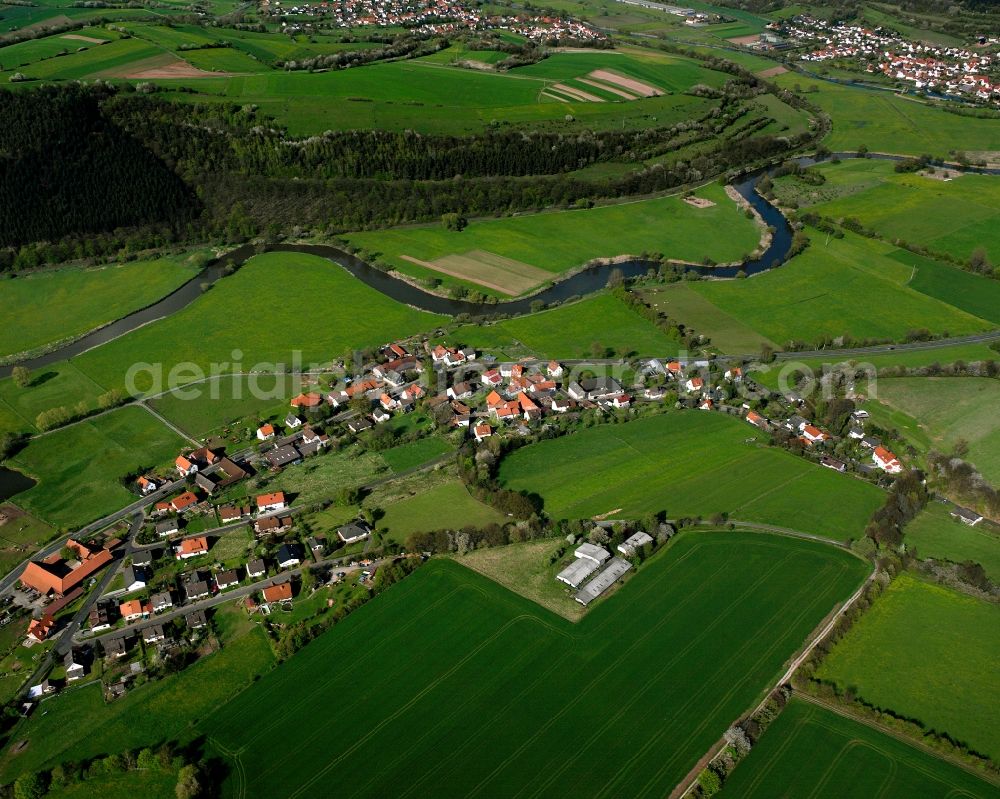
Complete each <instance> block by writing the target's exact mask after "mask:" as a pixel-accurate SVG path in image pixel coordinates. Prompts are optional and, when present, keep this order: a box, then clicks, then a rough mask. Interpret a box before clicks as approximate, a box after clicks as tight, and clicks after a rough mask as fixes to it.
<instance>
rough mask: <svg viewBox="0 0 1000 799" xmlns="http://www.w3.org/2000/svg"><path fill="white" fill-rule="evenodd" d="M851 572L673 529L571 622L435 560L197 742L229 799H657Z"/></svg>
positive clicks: (842, 555)
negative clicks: (662, 544) (222, 774)
mask: <svg viewBox="0 0 1000 799" xmlns="http://www.w3.org/2000/svg"><path fill="white" fill-rule="evenodd" d="M866 571H867V566H866V565H865V564H864V563H863V562H862V561H860V560H858V559H856V558H854V557H853V556H851V555H850V554H848V553H846V552H843V551H839V550H837V549H834V548H832V547H828V546H825V545H822V544H816V543H812V542H804V541H798V540H790V539H783V538H778V537H773V536H767V535H754V534H737V533H699V534H693V533H691V534H685V535H683V536H681V537H680V538H679V539H677V540H675V541H674V543H673V544H671V545H670V547H669V548H667V549H666V550H665V551H664V552H663V553H662V554H660V555H658V556H657V557H656V558H654V559H653V560H651V561H649V562H648V563H647V564H646V565H645V567H644V568H643V569H642V570H641V571H640V572H638V573H636V574H634V575H633V576H632V578H631V579H630V580H628V581H627V582H626V584H625V585H624V586H623V587H622V588H620V589H619V590H618V592H617V593H616V594H615V595H613V596H612V597H610V598H608V599H607V600H605V601H603V602H602V603H600V604H599V605H598V606H597V607H595V608H594V609H593V610H592V611H591V612H590V613H589V614H588V615H587V616H586V617H585V618H584V619H583V621H581V622H580V623H578V624H572V623H570V622H568V621H566V620H565V619H563V618H561V617H558V616H556V615H554V614H552V613H549V612H548V611H545V610H543V609H542V608H540V607H538V606H537V605H534V604H533V603H531V602H529V601H527V600H525V599H523V598H521V597H519V596H516V595H514V594H512V593H510V592H508V591H507V590H506V589H503V588H501V587H500V586H498V585H496V584H495V583H492V582H490V581H489V580H487V579H486V578H484V577H482V576H480V575H478V574H476V573H474V572H471V571H469V570H466V569H465V568H463V567H462V566H460V565H458V564H456V563H454V562H450V561H432V562H430V563H428V564H427V565H425V566H423V567H422V568H421V569H419V570H418V571H417V572H416V573H415V574H414V575H413V576H412V577H410V578H407V579H406V580H405V581H404V582H403V583H402V584H400V585H398V586H395V587H393V588H392V589H391V590H390V591H388V592H387V593H385V594H382V595H381V596H380V597H378V598H377V599H375V600H374V601H373V602H372V603H371V604H369V605H367V606H366V607H364V608H363V609H361V610H360V611H358V612H356V613H354V614H352V615H351V616H349V617H348V618H347V619H346V620H345V621H344V622H343V623H341V624H339V625H337V626H336V627H335V628H334V629H333V630H331V631H330V632H328V633H326V634H324V635H323V636H321V637H320V638H319V639H317V640H316V641H314V642H313V643H312V644H310V645H309V646H307V647H306V648H305V649H303V650H301V651H300V652H299V653H298V654H296V655H295V656H294V657H293V658H291V659H290V660H289V661H287V662H286V664H285V665H283V666H282V668H281V669H279V670H276V671H274V672H271V673H270V674H268V675H267V676H265V677H264V678H263V679H261V680H260V681H259V682H257V683H255V684H254V685H253V686H252V687H251V688H249V689H247V690H246V691H245V692H243V693H242V694H240V695H239V696H237V697H236V698H235V699H233V700H232V701H230V702H229V703H228V704H226V705H224V706H223V707H221V708H220V709H219V710H218V711H217V712H215V713H213V714H212V715H211V717H210V718H209V719H207V720H205V722H203V724H202V725H200V731H202V732H204V733H205V734H206V736H207V737H208V739H209V742H210V744H211V745H212V746H213V747H214V748H215V749H216V750H217V751H218V752H219V753H220V754H221V755H223V756H224V758H225V760H226V761H227V762H228V763H229V764H230V766H231V767H232V768H231V773H230V776H229V779H228V781H227V782H226V784H225V786H224V790H223V794H224V795H225V796H229V797H268V799H279V798H280V797H295V796H311V795H322V794H325V793H326V792H327V791H330V790H335V791H336V794H337V795H338V796H343V797H352V796H390V795H391V796H397V797H423V796H524V797H528V796H572V797H590V796H594V797H597V796H624V795H628V796H633V797H645V796H649V797H652V796H656V797H663V796H665V795H666V794H668V793H669V792H670V790H671V789H672V788H673V786H674V785H675V784H676V783H677V781H678V780H679V779H680V778H681V777H682V776H683V775H684V774H685V773H686V772H687V771H688V769H690V768H691V766H692V765H693V764H694V762H695V761H696V760H697V759H698V757H699V756H700V755H701V754H702V753H703V752H704V751H705V750H706V749H707V748H708V746H709V745H710V744H711V743H712V742H713V741H714V740H715V739H716V738H718V736H719V734H720V732H721V731H722V730H723V729H724V728H725V727H726V726H727V725H728V724H729V723H730V722H731V721H732V719H733V718H735V717H736V716H737V715H739V714H740V713H741V712H743V711H744V710H746V709H747V708H748V707H749V706H750V705H751V704H752V703H753V702H754V700H755V699H756V698H757V697H758V696H759V695H761V694H762V692H763V691H764V690H765V689H766V688H767V686H768V685H769V683H770V682H772V681H773V680H775V679H777V677H778V676H780V673H781V670H782V664H783V663H785V662H786V660H787V659H788V657H789V656H790V655H791V654H792V652H793V651H794V650H795V649H796V648H797V647H798V646H799V645H800V644H801V643H802V642H803V641H804V640H805V639H806V638H807V636H808V634H809V632H810V631H811V630H812V629H813V628H814V627H815V626H816V625H817V624H818V623H819V621H820V620H821V619H822V618H823V617H824V616H825V615H826V614H828V613H829V612H830V611H831V610H832V609H833V608H834V606H835V605H836V604H837V603H838V602H839V601H841V600H843V599H846V598H847V596H848V595H849V594H850V593H851V592H852V591H853V590H854V589H855V588H856V587H857V586H858V585H859V584H860V583H861V581H862V580H863V579H864V576H865V574H866ZM290 774H294V775H295V779H293V780H292V779H289V778H288V777H289V775H290ZM333 786H336V787H335V789H334V788H333Z"/></svg>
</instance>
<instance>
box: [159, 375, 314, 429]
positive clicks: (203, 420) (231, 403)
mask: <svg viewBox="0 0 1000 799" xmlns="http://www.w3.org/2000/svg"><path fill="white" fill-rule="evenodd" d="M302 390H304V386H303V385H302V381H301V380H300V379H299V378H297V377H294V376H292V375H286V374H279V375H266V374H261V375H249V376H236V375H226V376H223V377H219V378H217V379H214V380H209V381H206V382H205V383H200V384H197V385H195V386H189V387H187V388H181V389H175V390H174V391H171V392H168V393H166V394H164V395H162V396H160V397H157V398H156V399H152V400H150V401H149V405H150V406H151V407H152V408H153V409H154V410H155V411H156V412H157V413H159V414H161V415H162V416H163V417H164V418H166V419H167V420H169V421H170V422H172V423H173V424H175V425H177V426H178V427H179V428H181V429H182V430H183V431H184V432H185V433H187V434H188V435H190V436H192V437H193V438H205V437H207V436H208V435H210V434H213V435H222V434H223V431H224V430H227V429H228V430H229V431H230V433H229V435H230V436H240V438H242V437H243V434H244V433H245V432H246V430H247V428H252V429H251V430H250V432H251V433H253V432H255V430H256V424H255V423H256V422H257V421H264V420H272V421H275V422H277V423H278V424H279V425H282V426H283V425H284V421H285V417H286V416H287V415H288V412H289V411H290V410H291V406H290V405H289V404H288V401H289V400H290V399H291V398H292V397H294V396H295V395H296V394H298V393H299V392H300V391H302ZM240 423H242V424H240ZM223 437H225V436H223Z"/></svg>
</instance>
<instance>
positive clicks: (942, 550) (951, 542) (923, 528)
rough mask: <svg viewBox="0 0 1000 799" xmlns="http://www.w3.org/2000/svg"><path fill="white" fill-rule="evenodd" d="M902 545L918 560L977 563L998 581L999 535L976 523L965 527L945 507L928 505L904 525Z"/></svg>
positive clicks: (999, 575) (999, 562)
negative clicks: (904, 534)
mask: <svg viewBox="0 0 1000 799" xmlns="http://www.w3.org/2000/svg"><path fill="white" fill-rule="evenodd" d="M906 545H907V547H911V548H915V549H916V551H917V555H918V556H919V557H921V558H937V559H939V560H950V561H952V562H953V563H964V562H965V561H967V560H971V561H973V562H975V563H978V564H979V565H980V566H982V567H983V568H984V569H986V573H987V574H988V575H989V576H990V579H992V580H995V581H1000V533H998V532H997V530H996V528H992V527H989V526H987V525H986V524H984V523H983V522H980V523H979V524H978V525H976V526H975V527H969V525H967V524H963V523H962V522H960V521H958V520H957V519H953V518H952V517H951V515H950V514H949V513H948V507H947V506H945V505H942V504H941V503H936V502H932V503H931V504H929V505H928V506H927V507H926V508H924V510H922V511H921V512H920V514H919V515H918V516H917V518H915V519H914V520H913V521H912V522H910V523H909V524H908V525H906Z"/></svg>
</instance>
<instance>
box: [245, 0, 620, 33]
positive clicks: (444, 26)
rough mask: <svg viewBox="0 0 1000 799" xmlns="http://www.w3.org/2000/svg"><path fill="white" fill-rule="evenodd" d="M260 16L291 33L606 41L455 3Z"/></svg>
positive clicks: (288, 4) (264, 3)
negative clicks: (401, 32) (392, 31)
mask: <svg viewBox="0 0 1000 799" xmlns="http://www.w3.org/2000/svg"><path fill="white" fill-rule="evenodd" d="M260 11H261V13H262V14H264V15H267V16H270V17H282V18H288V20H292V21H291V23H288V21H287V20H286V21H285V24H286V26H289V27H290V28H292V27H295V26H296V25H297V24H301V22H300V21H301V20H316V21H317V22H318V21H319V20H323V22H324V24H330V25H332V26H333V27H336V28H347V29H352V28H360V27H364V26H374V27H379V28H406V29H407V30H409V31H410V32H411V33H415V34H418V35H423V36H435V35H446V34H449V33H456V32H463V31H477V32H488V31H506V32H509V33H513V34H517V35H519V36H524V37H525V38H527V39H529V40H531V41H534V42H542V41H547V40H559V39H571V40H576V41H598V40H603V39H606V38H607V36H606V34H604V33H601V32H600V31H598V30H597V29H595V28H593V27H591V26H590V25H587V24H586V23H583V22H580V21H579V20H575V19H571V18H569V17H563V16H558V15H551V14H550V15H545V16H535V15H531V14H527V13H524V14H487V13H484V11H483V10H481V9H479V8H476V7H473V6H470V5H467V4H465V3H461V2H456V0H358V1H357V2H351V3H338V2H326V0H323V1H322V2H302V0H261V2H260Z"/></svg>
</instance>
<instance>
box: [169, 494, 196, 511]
mask: <svg viewBox="0 0 1000 799" xmlns="http://www.w3.org/2000/svg"><path fill="white" fill-rule="evenodd" d="M196 504H198V495H197V494H195V493H194V492H192V491H185V492H184V493H183V494H181V495H180V496H176V497H174V498H173V499H172V500H170V507H171V509H172V510H174V511H177V512H178V513H179V512H180V511H182V510H185V509H187V508H190V507H191V506H192V505H196Z"/></svg>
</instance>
